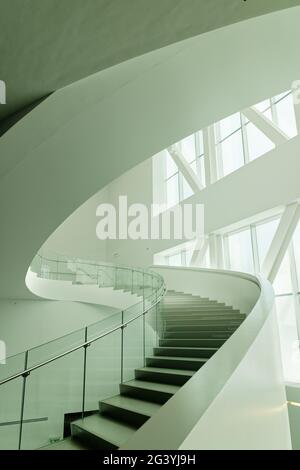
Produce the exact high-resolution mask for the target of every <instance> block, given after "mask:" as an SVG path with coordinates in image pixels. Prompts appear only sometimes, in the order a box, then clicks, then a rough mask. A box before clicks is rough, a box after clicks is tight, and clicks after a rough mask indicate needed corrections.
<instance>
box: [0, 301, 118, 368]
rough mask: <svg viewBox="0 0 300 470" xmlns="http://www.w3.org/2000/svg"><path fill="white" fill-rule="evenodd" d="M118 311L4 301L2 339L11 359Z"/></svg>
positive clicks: (0, 305)
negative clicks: (15, 355)
mask: <svg viewBox="0 0 300 470" xmlns="http://www.w3.org/2000/svg"><path fill="white" fill-rule="evenodd" d="M115 311H116V309H113V308H110V307H104V306H99V305H89V304H85V303H80V302H68V301H65V302H63V301H51V300H2V301H0V339H1V340H2V341H5V343H6V347H7V355H8V356H12V355H14V354H18V353H20V352H23V351H26V350H27V349H30V348H33V347H35V346H38V345H40V344H42V343H46V342H48V341H52V340H53V339H55V338H58V337H60V336H63V335H66V334H68V333H71V332H72V331H75V330H77V329H79V328H83V327H85V326H87V325H90V324H92V323H95V322H98V321H100V320H101V319H102V318H105V317H106V316H107V315H111V314H112V313H114V312H115ZM0 367H1V368H3V367H5V366H0Z"/></svg>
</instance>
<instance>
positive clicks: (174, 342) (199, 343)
mask: <svg viewBox="0 0 300 470" xmlns="http://www.w3.org/2000/svg"><path fill="white" fill-rule="evenodd" d="M224 343H225V340H220V339H186V340H184V339H181V340H178V339H161V340H159V346H175V347H176V346H181V347H182V346H186V347H190V348H192V347H195V348H201V347H204V348H205V347H207V348H219V347H221V346H222V345H223V344H224Z"/></svg>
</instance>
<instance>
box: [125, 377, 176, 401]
mask: <svg viewBox="0 0 300 470" xmlns="http://www.w3.org/2000/svg"><path fill="white" fill-rule="evenodd" d="M179 389H180V386H179V385H174V384H165V383H161V382H151V381H145V380H130V381H128V382H124V383H122V384H120V392H121V394H122V395H126V396H130V397H134V398H141V399H145V400H148V401H152V402H155V403H160V404H163V403H166V401H168V400H169V399H170V398H171V397H172V396H173V395H174V394H175V393H176V392H177V391H178V390H179Z"/></svg>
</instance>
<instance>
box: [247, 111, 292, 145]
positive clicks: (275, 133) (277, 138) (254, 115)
mask: <svg viewBox="0 0 300 470" xmlns="http://www.w3.org/2000/svg"><path fill="white" fill-rule="evenodd" d="M242 113H243V114H244V116H246V118H248V119H249V121H251V122H252V124H254V125H255V126H256V127H257V128H258V129H259V130H260V131H261V132H263V133H264V134H265V135H266V136H267V137H268V138H269V139H270V140H271V141H272V142H273V143H274V144H275V145H280V144H282V143H284V142H286V141H287V140H289V137H288V136H287V135H286V134H285V133H284V132H282V130H281V129H279V127H278V126H277V125H276V124H274V122H273V121H271V120H270V119H268V118H267V117H266V116H264V115H263V114H262V113H261V112H260V111H257V110H256V109H255V108H248V109H244V110H243V111H242Z"/></svg>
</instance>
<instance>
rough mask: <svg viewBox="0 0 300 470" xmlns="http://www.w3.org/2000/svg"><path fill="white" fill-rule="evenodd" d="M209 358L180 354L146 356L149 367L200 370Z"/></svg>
mask: <svg viewBox="0 0 300 470" xmlns="http://www.w3.org/2000/svg"><path fill="white" fill-rule="evenodd" d="M206 361H207V358H203V357H202V358H200V357H198V358H197V357H180V356H151V357H147V358H146V366H147V367H167V368H170V369H188V370H198V369H200V368H201V367H202V366H203V365H204V364H205V363H206Z"/></svg>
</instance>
